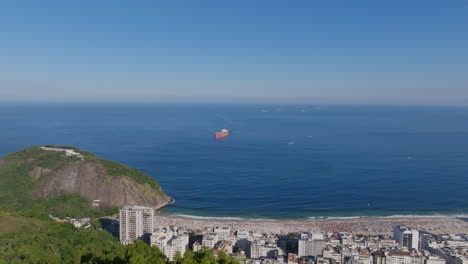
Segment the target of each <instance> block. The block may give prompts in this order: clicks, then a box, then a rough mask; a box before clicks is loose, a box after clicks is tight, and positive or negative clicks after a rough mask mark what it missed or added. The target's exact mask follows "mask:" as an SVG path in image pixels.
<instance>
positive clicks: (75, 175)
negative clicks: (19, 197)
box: [0, 150, 172, 209]
mask: <svg viewBox="0 0 468 264" xmlns="http://www.w3.org/2000/svg"><path fill="white" fill-rule="evenodd" d="M32 153H33V154H29V155H28V154H25V155H18V156H19V157H21V158H20V159H19V158H18V157H16V156H14V155H13V158H11V157H9V156H7V157H5V158H4V159H3V160H1V159H0V166H9V165H10V164H13V163H16V164H18V162H21V164H22V166H24V167H26V168H27V169H28V171H29V175H30V176H31V179H32V180H33V181H34V182H35V184H34V186H35V187H34V188H33V190H32V195H33V197H36V198H55V197H58V196H60V195H61V194H64V193H67V194H78V195H80V196H82V197H84V198H86V200H87V201H88V202H89V206H90V207H95V208H97V209H107V208H113V207H122V206H124V205H127V204H136V205H144V206H151V207H156V208H160V207H163V206H165V205H167V204H168V203H170V202H171V200H172V199H171V198H170V197H169V196H168V195H166V194H165V193H164V192H163V191H162V189H161V187H160V186H159V184H157V182H156V181H154V180H152V179H151V178H149V176H147V175H144V174H142V175H144V176H145V177H148V179H146V178H145V181H146V182H143V183H141V182H140V183H139V182H137V181H136V180H135V179H132V178H131V177H128V176H125V175H115V173H114V175H109V173H108V169H107V168H106V166H105V165H103V164H101V163H99V162H96V161H95V160H93V159H91V161H88V160H87V159H86V157H85V159H71V158H68V157H61V156H58V158H57V157H55V156H54V159H51V158H50V157H48V155H64V154H61V153H48V152H46V151H42V150H35V151H33V152H32ZM38 153H39V154H40V155H39V154H38ZM10 156H11V155H10ZM67 159H70V160H67ZM50 160H53V161H54V162H50ZM55 160H60V161H57V162H56V161H55ZM64 160H65V161H64ZM45 161H47V162H45ZM44 164H47V165H48V166H47V167H48V168H46V167H45V166H44ZM120 166H124V165H121V164H120ZM126 168H128V167H126ZM128 169H130V168H128ZM132 170H133V169H132ZM140 177H141V175H140Z"/></svg>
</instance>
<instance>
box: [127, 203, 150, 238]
mask: <svg viewBox="0 0 468 264" xmlns="http://www.w3.org/2000/svg"><path fill="white" fill-rule="evenodd" d="M153 230H154V209H153V208H152V207H145V206H137V205H128V206H124V207H123V208H122V209H120V223H119V237H120V242H121V243H122V244H124V245H128V244H131V243H133V242H134V241H135V240H137V239H142V240H145V241H146V242H149V236H150V235H151V233H153Z"/></svg>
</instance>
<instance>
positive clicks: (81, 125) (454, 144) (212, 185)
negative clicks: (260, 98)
mask: <svg viewBox="0 0 468 264" xmlns="http://www.w3.org/2000/svg"><path fill="white" fill-rule="evenodd" d="M261 109H265V110H268V112H261V111H260V110H261ZM467 120H468V108H466V107H464V108H462V107H459V108H457V107H409V106H406V107H403V106H347V105H341V106H338V105H336V106H332V105H324V106H320V107H318V106H315V105H312V106H298V105H287V106H281V105H274V106H265V105H183V104H180V105H157V104H141V105H136V104H134V105H132V104H120V105H119V104H104V105H99V104H88V105H85V104H72V105H65V104H63V105H62V104H52V105H46V104H37V105H32V104H30V105H15V104H2V105H0V123H1V124H2V125H1V129H0V155H1V156H3V155H6V154H8V153H10V152H14V151H17V150H20V149H22V148H25V147H28V146H30V145H39V144H66V145H75V146H77V147H79V148H81V149H84V150H89V151H91V152H93V153H95V154H96V155H98V156H102V157H104V158H107V159H111V160H115V161H118V162H122V163H125V164H127V165H129V166H132V167H135V168H138V169H141V170H142V171H143V172H145V173H147V174H150V175H152V176H154V177H155V178H156V179H157V180H158V181H159V182H160V183H161V185H162V187H163V189H164V190H165V192H166V193H168V194H169V195H171V196H173V197H174V198H175V200H176V202H175V203H174V204H172V205H170V206H169V207H167V208H166V209H164V210H163V213H167V214H185V215H195V216H204V217H206V216H209V217H245V218H274V219H280V218H281V219H282V218H308V217H323V216H325V217H341V216H389V215H399V214H410V215H428V214H429V215H432V214H449V215H453V214H464V213H468V199H466V190H468V181H466V177H467V176H468V152H467V151H466V150H467V149H468V122H467ZM222 128H227V129H230V130H232V134H231V135H230V136H229V137H227V138H225V139H222V140H215V139H214V133H215V132H216V131H218V130H221V129H222Z"/></svg>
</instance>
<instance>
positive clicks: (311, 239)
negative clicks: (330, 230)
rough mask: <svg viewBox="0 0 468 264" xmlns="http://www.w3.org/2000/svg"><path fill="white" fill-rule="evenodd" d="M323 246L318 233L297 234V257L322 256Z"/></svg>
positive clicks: (321, 236) (320, 234)
mask: <svg viewBox="0 0 468 264" xmlns="http://www.w3.org/2000/svg"><path fill="white" fill-rule="evenodd" d="M324 246H325V241H324V239H323V234H322V233H320V232H304V233H300V234H299V242H298V256H299V257H307V256H313V257H316V256H318V255H321V254H322V249H323V247H324Z"/></svg>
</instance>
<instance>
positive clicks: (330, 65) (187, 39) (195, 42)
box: [0, 0, 468, 105]
mask: <svg viewBox="0 0 468 264" xmlns="http://www.w3.org/2000/svg"><path fill="white" fill-rule="evenodd" d="M0 100H1V101H89V102H94V101H96V102H99V101H106V102H107V101H129V102H134V101H147V102H240V103H242V102H260V103H264V102H275V103H281V102H284V103H294V102H297V103H364V104H445V105H446V104H449V105H450V104H453V105H466V104H468V1H456V0H454V1H442V0H438V1H430V0H425V1H416V0H412V1H408V0H401V1H399V0H392V1H375V0H374V1H370V0H369V1H359V0H357V1H344V0H343V1H333V0H330V1H239V0H238V1H219V0H216V1H47V0H42V1H32V0H31V1H2V2H0Z"/></svg>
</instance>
